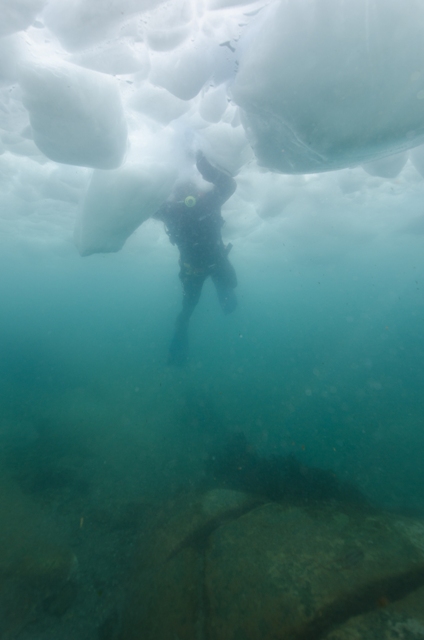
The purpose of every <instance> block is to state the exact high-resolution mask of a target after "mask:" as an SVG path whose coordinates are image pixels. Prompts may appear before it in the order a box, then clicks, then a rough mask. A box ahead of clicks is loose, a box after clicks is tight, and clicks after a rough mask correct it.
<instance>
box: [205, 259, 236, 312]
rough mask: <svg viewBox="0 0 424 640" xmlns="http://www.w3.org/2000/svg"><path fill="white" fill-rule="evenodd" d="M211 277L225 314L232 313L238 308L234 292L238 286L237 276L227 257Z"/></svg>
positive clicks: (221, 260) (219, 263) (218, 264)
mask: <svg viewBox="0 0 424 640" xmlns="http://www.w3.org/2000/svg"><path fill="white" fill-rule="evenodd" d="M211 275H212V280H213V283H214V285H215V288H216V292H217V294H218V300H219V304H220V305H221V308H222V310H223V312H224V313H232V312H233V311H234V310H235V309H236V307H237V297H236V293H235V291H234V289H235V288H236V286H237V275H236V272H235V269H234V267H233V265H232V264H231V262H230V261H229V260H228V258H227V256H223V257H222V258H221V259H220V261H219V262H218V263H217V266H216V268H215V269H214V271H213V273H212V274H211Z"/></svg>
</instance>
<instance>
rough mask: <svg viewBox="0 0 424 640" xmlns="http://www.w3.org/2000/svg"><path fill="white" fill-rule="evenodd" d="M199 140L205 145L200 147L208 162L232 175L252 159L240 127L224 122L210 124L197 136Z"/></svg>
mask: <svg viewBox="0 0 424 640" xmlns="http://www.w3.org/2000/svg"><path fill="white" fill-rule="evenodd" d="M199 139H203V140H204V141H205V143H206V144H202V143H201V146H202V148H203V149H204V151H205V153H206V155H207V157H208V160H210V161H211V162H212V164H216V165H217V166H219V167H222V168H223V169H225V170H226V171H228V172H229V173H231V174H232V175H236V174H237V172H238V171H239V169H240V168H241V167H242V166H243V165H244V164H246V163H247V162H249V161H250V160H252V158H253V153H252V150H251V148H250V146H249V144H248V142H247V139H246V134H245V132H244V129H243V128H242V127H232V126H231V125H230V124H228V123H225V122H220V123H218V124H212V125H210V126H209V127H207V128H206V129H204V130H203V131H202V132H201V136H200V134H199Z"/></svg>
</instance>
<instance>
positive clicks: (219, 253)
mask: <svg viewBox="0 0 424 640" xmlns="http://www.w3.org/2000/svg"><path fill="white" fill-rule="evenodd" d="M196 167H197V169H198V171H199V172H200V174H201V175H202V177H203V178H204V180H206V181H207V182H211V183H212V184H213V188H212V189H211V190H210V191H206V192H199V191H198V189H197V188H196V186H195V185H193V184H192V183H188V182H186V183H184V184H181V185H179V186H178V187H177V188H176V189H174V193H173V194H172V197H171V200H169V201H167V202H165V203H164V204H163V205H162V206H161V207H160V209H159V210H158V211H157V212H156V213H155V214H154V216H153V217H154V218H155V219H157V220H162V222H164V223H165V229H166V232H167V234H168V236H169V239H170V241H171V242H172V244H175V245H176V246H177V247H178V249H179V252H180V260H179V264H180V274H179V275H180V279H181V282H182V285H183V304H182V310H181V312H180V313H179V315H178V317H177V320H176V322H175V330H174V335H173V338H172V341H171V344H170V347H169V356H168V364H172V365H183V364H184V363H185V362H186V360H187V358H188V327H189V321H190V317H191V315H192V313H193V311H194V309H195V307H196V305H197V303H198V302H199V299H200V294H201V291H202V287H203V283H204V282H205V280H206V278H208V277H209V276H210V277H211V278H212V281H213V283H214V285H215V288H216V292H217V294H218V300H219V303H220V305H221V308H222V310H223V311H224V313H231V312H232V311H234V309H235V308H236V306H237V299H236V295H235V292H234V289H235V287H236V286H237V276H236V272H235V270H234V267H233V266H232V265H231V263H230V261H229V260H228V253H229V251H230V249H231V247H232V245H231V244H228V245H227V246H225V245H224V242H223V240H222V237H221V227H222V225H223V224H224V220H223V218H222V215H221V206H222V205H223V204H224V202H225V201H226V200H228V198H230V196H232V195H233V193H234V191H235V190H236V182H235V180H234V179H233V178H232V177H231V176H230V175H228V174H226V173H225V172H224V171H222V170H220V169H217V168H216V167H214V166H212V165H211V164H210V162H209V161H208V160H207V159H206V157H205V156H204V154H203V153H202V152H201V151H199V152H198V153H197V155H196Z"/></svg>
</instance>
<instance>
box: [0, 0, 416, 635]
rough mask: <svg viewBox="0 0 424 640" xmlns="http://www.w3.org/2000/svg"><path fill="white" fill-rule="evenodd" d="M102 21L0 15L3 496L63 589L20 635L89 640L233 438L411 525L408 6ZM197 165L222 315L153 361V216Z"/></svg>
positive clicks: (36, 5) (156, 335) (143, 8)
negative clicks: (220, 188)
mask: <svg viewBox="0 0 424 640" xmlns="http://www.w3.org/2000/svg"><path fill="white" fill-rule="evenodd" d="M107 4H108V5H110V6H108V9H107V11H106V9H105V7H104V6H103V4H102V3H101V2H94V3H93V2H90V1H89V0H85V1H84V2H77V1H76V0H66V2H65V0H33V1H27V2H21V1H18V0H13V1H12V0H7V1H6V0H0V9H1V10H2V13H3V14H4V23H3V26H2V27H0V58H1V59H0V151H1V155H0V205H1V206H0V232H1V233H0V249H1V251H0V271H1V273H2V278H0V300H1V309H2V312H1V314H0V354H1V358H0V459H1V466H2V471H1V474H0V476H1V477H2V478H4V479H5V482H6V484H7V483H9V482H12V483H13V485H14V486H15V485H16V487H17V490H18V491H19V494H20V495H21V494H22V495H23V496H24V497H25V500H29V501H30V503H31V504H33V505H35V507H34V508H36V510H37V512H40V514H42V517H43V519H44V520H45V521H46V522H47V524H48V526H47V529H49V527H50V526H51V531H55V532H57V537H58V539H60V540H64V541H65V542H66V544H67V545H69V546H70V548H71V549H72V550H73V551H74V552H75V554H76V556H77V557H78V563H79V567H80V569H79V570H80V571H81V575H82V578H81V582H82V584H83V585H85V587H84V588H83V589H82V591H81V592H80V593H79V594H78V595H75V598H76V602H77V604H76V605H72V606H76V607H77V609H76V610H78V611H79V613H78V615H76V617H74V619H73V620H71V619H70V618H68V619H66V618H62V619H59V618H60V616H59V615H56V614H55V615H56V618H55V617H54V615H53V616H51V615H50V613H51V612H47V613H48V614H49V615H50V618H49V617H48V616H47V617H48V621H47V622H46V620H44V619H43V621H42V622H41V623H38V622H33V621H32V622H31V623H30V622H28V621H26V622H25V624H22V625H21V627H19V629H20V631H19V634H20V635H19V638H22V639H23V640H32V639H35V638H37V640H38V639H40V640H48V639H50V638H54V637H58V635H57V631H58V629H59V628H61V629H62V634H63V635H62V636H61V637H63V638H65V640H66V639H67V638H69V639H70V638H75V637H79V638H81V639H82V640H84V639H85V638H87V640H88V639H91V638H96V637H98V636H97V635H96V633H97V628H98V627H99V625H100V623H101V622H102V621H103V620H104V619H106V618H107V615H108V614H109V611H110V610H111V607H112V604H111V603H112V602H113V600H114V598H115V597H116V590H117V589H118V587H116V585H118V584H121V581H122V584H123V582H124V576H125V575H126V571H128V570H129V567H130V565H131V551H132V550H133V546H132V545H134V544H135V539H136V535H137V532H138V529H139V526H141V525H140V522H142V521H143V518H144V517H145V512H148V510H149V508H152V505H155V504H158V503H159V502H160V501H165V500H167V499H169V498H170V497H171V496H174V495H177V494H179V493H180V492H183V491H186V490H190V489H193V490H194V489H196V488H197V487H200V486H203V485H204V484H208V483H209V482H210V478H209V477H208V468H209V467H208V463H209V462H210V460H211V459H214V456H215V454H216V452H219V451H222V450H225V447H226V446H227V444H228V442H229V441H231V438H233V437H234V436H237V435H238V436H242V437H243V438H244V439H245V440H244V441H245V442H247V443H248V446H249V447H250V448H251V450H253V451H255V452H256V454H257V455H258V456H261V457H263V458H269V459H271V458H272V457H273V456H275V457H276V458H279V457H281V459H287V458H288V457H294V459H295V460H296V461H297V462H298V464H299V465H300V468H301V469H302V468H310V467H314V468H318V469H322V470H325V471H328V472H330V473H331V474H334V475H335V476H336V477H337V478H338V479H339V480H340V481H343V482H346V483H348V484H349V485H353V486H354V487H355V488H356V489H358V490H359V491H360V492H361V493H362V494H363V495H364V496H365V498H366V499H367V500H368V501H369V502H370V503H372V504H373V505H375V506H378V507H382V508H384V509H388V510H391V511H395V512H397V513H403V514H414V515H418V516H423V515H424V467H423V464H422V461H423V456H424V429H423V427H424V423H423V416H424V378H423V372H422V367H423V362H424V340H423V331H424V250H423V249H424V177H423V176H424V102H423V98H424V41H422V35H421V34H422V27H423V25H424V8H423V7H422V4H421V2H419V1H418V0H407V1H406V2H405V1H403V2H400V0H349V1H348V2H340V1H339V0H329V1H326V2H319V1H318V0H296V2H295V1H294V0H272V1H271V2H268V1H266V0H257V1H248V0H245V1H244V2H240V0H238V1H236V0H169V1H165V2H164V1H163V0H162V1H161V0H150V1H148V2H147V1H144V0H138V1H130V0H113V2H109V3H107ZM199 150H201V151H202V152H203V153H204V155H205V156H206V158H207V159H208V160H209V161H210V163H211V164H212V165H213V166H217V167H220V168H221V169H222V170H224V171H225V172H227V173H228V174H231V175H232V176H234V177H235V180H236V183H237V189H236V192H235V194H234V195H233V196H232V197H231V198H230V199H229V200H228V201H227V202H226V203H225V205H224V206H223V208H222V215H223V218H224V220H225V224H224V226H223V238H224V242H225V243H229V242H231V243H232V245H233V247H232V250H231V253H230V260H231V263H232V264H233V265H234V267H235V270H236V272H237V277H238V286H237V289H236V293H237V298H238V307H237V309H236V311H235V312H234V313H232V314H230V315H224V314H223V313H222V311H221V309H220V306H219V304H218V300H217V297H216V292H215V290H214V288H213V285H212V283H211V281H210V279H209V280H208V281H207V282H206V283H205V286H204V289H203V292H202V297H201V300H200V302H199V304H198V306H197V308H196V310H195V312H194V315H193V317H192V320H191V323H190V352H189V359H188V361H187V363H186V364H185V365H184V366H176V367H175V366H170V365H168V364H167V355H168V346H169V342H170V340H171V336H172V332H173V330H174V323H175V318H176V316H177V314H178V312H179V311H180V308H181V300H182V289H181V282H180V280H179V277H178V273H179V265H178V258H179V255H178V250H177V248H176V247H175V246H173V245H172V244H171V243H170V242H169V238H168V237H167V234H166V232H165V229H164V225H163V224H162V223H161V222H159V221H158V220H153V219H152V216H153V215H154V213H155V212H156V211H157V209H159V207H160V206H161V205H163V203H165V202H167V201H168V200H169V198H170V197H171V194H172V192H173V188H174V185H175V184H176V183H178V182H179V181H181V180H182V179H184V180H186V179H188V178H190V179H191V178H193V177H195V178H196V177H197V178H199V176H198V172H197V171H196V166H195V156H196V152H198V151H199ZM7 486H8V485H7ZM258 491H260V487H258ZM128 505H130V506H128ZM131 505H132V506H131ZM133 505H138V506H137V508H135V507H134V508H133ZM140 505H142V507H140ZM31 508H32V507H31ZM140 509H141V510H140ZM123 511H125V518H123V520H122V521H124V522H126V523H127V524H126V525H122V526H121V525H119V526H118V525H117V524H116V523H117V520H116V519H115V518H117V515H116V514H121V515H122V513H123ZM130 511H131V515H130V516H128V518H127V515H128V513H130ZM1 517H2V518H3V517H4V516H1ZM37 517H38V516H37ZM122 521H121V520H120V522H122ZM128 523H129V524H128ZM26 526H27V529H29V530H31V528H32V526H31V516H28V524H27V525H26ZM37 526H38V525H37ZM35 528H36V527H35ZM49 530H50V529H49ZM52 535H53V534H52ZM55 535H56V534H55ZM113 554H115V555H113ZM112 557H113V558H114V560H113V562H112V561H111V560H110V558H112ZM84 589H85V591H84ZM72 597H73V596H72ZM69 598H70V600H69V601H71V600H72V598H71V596H69ZM118 600H119V597H118ZM69 606H71V605H69ZM78 607H79V609H78ZM65 608H66V607H65ZM31 624H32V625H33V626H31ZM28 625H29V626H28ZM37 625H38V626H37ZM12 626H13V625H12ZM13 628H14V627H13ZM16 628H18V627H16ZM7 632H8V633H12V632H11V631H10V630H9V629H8V630H7ZM102 633H104V635H103V636H99V637H101V638H104V639H105V640H107V638H109V637H110V638H112V637H113V636H112V632H109V631H108V630H107V629H106V630H105V631H104V632H102ZM108 633H109V635H107V634H108ZM75 634H78V635H75ZM8 637H9V636H8ZM10 637H15V636H13V635H10ZM16 637H18V636H16Z"/></svg>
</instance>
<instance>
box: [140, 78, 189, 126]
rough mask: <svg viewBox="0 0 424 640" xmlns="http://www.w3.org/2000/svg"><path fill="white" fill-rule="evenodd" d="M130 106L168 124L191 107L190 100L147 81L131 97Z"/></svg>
mask: <svg viewBox="0 0 424 640" xmlns="http://www.w3.org/2000/svg"><path fill="white" fill-rule="evenodd" d="M129 106H131V107H132V108H133V109H135V110H136V111H140V113H144V114H145V115H146V116H148V117H149V118H151V119H152V120H155V121H156V122H160V123H161V124H164V125H166V124H169V123H170V122H172V120H176V119H177V118H179V117H180V116H182V115H183V113H186V111H188V110H189V108H190V102H188V101H187V100H180V99H179V98H176V97H175V96H173V95H172V93H169V91H167V90H166V89H162V87H153V86H152V85H151V84H149V83H145V84H144V85H142V86H141V87H140V89H138V91H137V92H136V93H135V94H134V96H133V97H132V98H131V100H130V101H129Z"/></svg>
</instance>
